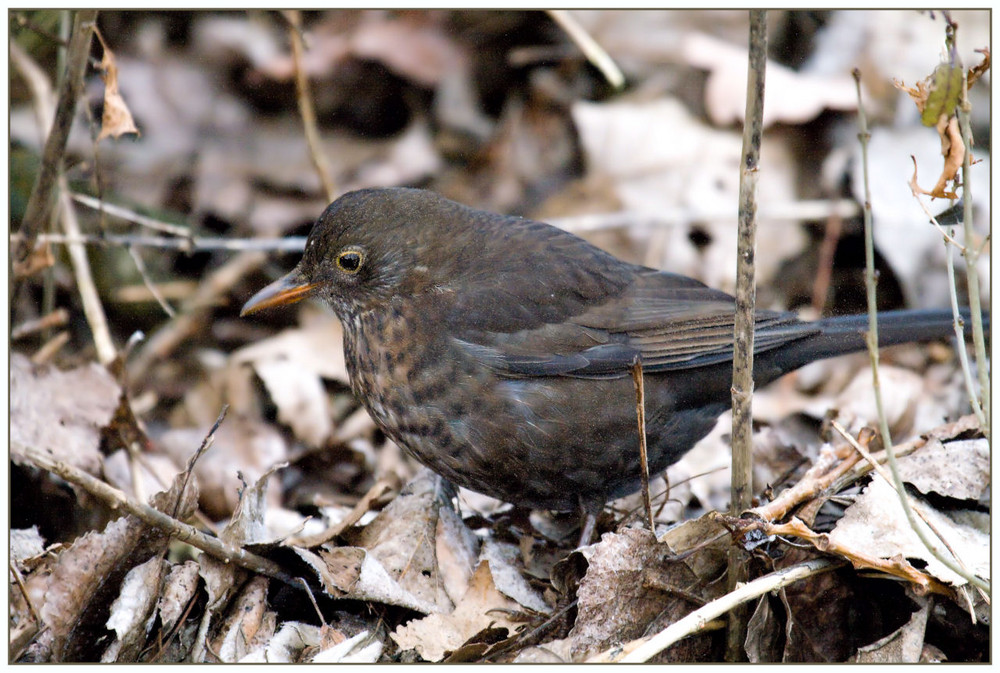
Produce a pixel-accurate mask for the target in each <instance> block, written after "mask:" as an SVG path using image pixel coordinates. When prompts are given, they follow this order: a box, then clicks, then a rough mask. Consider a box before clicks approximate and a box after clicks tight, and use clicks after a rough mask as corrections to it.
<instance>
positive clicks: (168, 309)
mask: <svg viewBox="0 0 1000 673" xmlns="http://www.w3.org/2000/svg"><path fill="white" fill-rule="evenodd" d="M128 254H129V255H130V256H131V257H132V261H133V262H135V268H136V269H137V270H138V271H139V275H140V276H142V282H143V283H145V285H146V288H147V289H148V290H149V292H150V294H152V295H153V299H155V300H156V303H158V304H159V305H160V308H162V309H163V312H164V313H166V314H167V317H170V318H173V317H174V316H175V315H177V312H176V311H174V307H173V306H171V305H170V304H168V303H167V300H166V299H164V298H163V295H162V294H160V290H159V289H158V288H157V287H156V283H154V282H153V279H152V278H150V277H149V272H148V271H146V263H145V262H143V261H142V255H141V254H140V253H139V251H138V250H136V249H135V248H134V247H132V246H129V247H128Z"/></svg>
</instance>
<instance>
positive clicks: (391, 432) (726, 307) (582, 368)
mask: <svg viewBox="0 0 1000 673" xmlns="http://www.w3.org/2000/svg"><path fill="white" fill-rule="evenodd" d="M307 297H314V298H316V299H318V300H319V301H321V302H323V303H325V304H326V305H328V306H329V307H330V308H331V309H332V310H333V312H334V313H335V314H336V316H337V318H339V320H340V321H341V323H342V324H343V348H344V355H345V359H346V363H347V369H348V373H349V378H350V384H351V389H352V391H353V393H354V395H355V396H356V397H357V398H358V399H359V400H360V402H361V403H362V404H363V405H364V406H365V408H366V409H367V410H368V412H369V414H370V415H371V416H372V418H373V419H374V420H375V422H376V424H377V425H378V427H379V428H380V429H381V430H382V431H383V432H384V433H385V435H386V436H388V437H389V438H391V439H392V440H393V441H394V442H396V443H397V444H398V445H400V446H401V447H402V448H403V449H404V450H405V451H406V452H408V453H409V454H410V455H411V456H413V457H414V458H415V459H416V460H417V461H419V462H420V463H422V464H423V465H425V466H427V467H429V468H430V469H431V470H433V471H434V472H436V473H437V474H439V475H441V476H442V477H444V478H445V479H447V480H449V481H451V482H453V483H454V484H457V485H459V486H464V487H466V488H469V489H471V490H473V491H477V492H480V493H484V494H486V495H489V496H493V497H495V498H498V499H500V500H504V501H506V502H509V503H512V504H514V505H519V506H524V507H529V508H533V509H547V510H557V511H572V510H578V511H581V512H583V513H584V514H585V515H587V516H588V517H594V516H596V514H598V513H599V512H600V511H601V509H602V508H603V506H604V505H605V504H606V502H608V501H609V500H612V499H615V498H618V497H621V496H624V495H627V494H629V493H632V492H634V491H636V490H637V489H638V488H639V485H640V481H641V473H640V458H639V456H640V454H639V448H638V446H639V436H638V433H639V431H638V424H637V422H636V396H635V389H634V382H633V378H632V375H631V367H632V365H633V363H634V362H636V361H638V362H640V363H641V367H642V372H643V381H644V392H645V408H646V419H645V422H646V442H647V456H648V469H649V473H650V474H657V473H660V472H662V471H663V470H665V469H666V468H667V467H668V466H669V465H671V464H673V463H674V462H676V461H677V460H679V459H680V458H681V457H682V456H683V455H684V454H685V453H686V452H687V451H689V450H690V449H691V448H692V447H693V446H694V445H695V443H696V442H697V441H698V440H700V439H701V438H703V437H704V436H705V435H707V434H708V433H709V431H710V430H711V429H712V428H713V427H714V425H715V424H716V420H717V418H718V417H719V416H720V415H721V414H722V413H723V412H725V411H726V410H727V409H729V408H730V405H731V385H732V361H733V324H734V320H735V317H734V316H735V299H734V298H733V297H732V296H731V295H729V294H727V293H725V292H722V291H720V290H715V289H712V288H710V287H708V286H706V285H704V284H703V283H701V282H699V281H697V280H695V279H692V278H689V277H686V276H683V275H679V274H675V273H670V272H667V271H661V270H656V269H652V268H649V267H645V266H640V265H637V264H632V263H628V262H625V261H622V260H620V259H618V258H616V257H614V256H613V255H611V254H610V253H608V252H605V251H603V250H601V249H599V248H597V247H595V246H593V245H591V244H590V243H588V242H586V241H584V240H583V239H581V238H579V237H577V236H575V235H573V234H571V233H568V232H566V231H563V230H561V229H559V228H557V227H554V226H551V225H549V224H545V223H542V222H537V221H533V220H531V219H527V218H522V217H515V216H506V215H499V214H496V213H492V212H488V211H483V210H477V209H474V208H471V207H469V206H466V205H462V204H459V203H456V202H454V201H451V200H448V199H446V198H444V197H443V196H440V195H438V194H436V193H434V192H432V191H427V190H421V189H413V188H403V187H396V188H372V189H361V190H357V191H352V192H348V193H346V194H344V195H342V196H341V197H340V198H338V199H337V200H336V201H334V202H333V203H332V204H330V205H329V206H328V207H327V208H326V210H325V211H324V212H323V213H322V215H321V216H320V217H319V219H318V220H317V221H316V223H315V225H314V226H313V228H312V231H311V233H310V234H309V236H308V238H307V241H306V244H305V249H304V252H303V256H302V258H301V261H300V262H299V263H298V265H297V266H296V267H295V268H294V269H293V270H292V271H291V272H289V273H288V274H287V275H285V276H284V277H282V278H280V279H278V280H276V281H275V282H273V283H271V284H270V285H267V286H266V287H264V288H263V289H262V290H260V291H259V292H257V293H256V294H255V295H253V296H252V297H251V298H250V299H249V300H248V301H247V302H246V304H245V305H244V306H243V309H242V311H241V315H244V316H245V315H249V314H252V313H255V312H257V311H260V310H262V309H266V308H271V307H275V306H282V305H287V304H291V303H293V302H296V301H299V300H302V299H305V298H307ZM953 321H954V318H953V316H952V313H951V312H950V311H948V310H901V311H888V312H883V313H881V314H879V317H878V334H879V346H880V347H884V346H888V345H892V344H898V343H904V342H911V341H927V340H933V339H937V338H946V337H948V336H949V335H952V336H953V335H954V332H953V330H954V327H953V325H954V322H953ZM867 329H868V316H867V315H848V316H837V317H829V318H822V319H819V320H815V321H803V320H800V319H799V318H798V317H797V316H796V315H795V314H794V313H792V312H782V311H773V310H757V311H756V313H755V317H754V363H753V380H754V385H755V387H760V386H763V385H765V384H767V383H769V382H770V381H773V380H774V379H776V378H778V377H780V376H782V375H783V374H786V373H788V372H791V371H793V370H795V369H797V368H799V367H802V366H803V365H805V364H808V363H810V362H812V361H814V360H819V359H823V358H829V357H833V356H837V355H841V354H845V353H849V352H852V351H859V350H864V349H865V348H866V347H867V346H866V342H865V332H866V331H867ZM333 347H334V346H333V345H331V348H333Z"/></svg>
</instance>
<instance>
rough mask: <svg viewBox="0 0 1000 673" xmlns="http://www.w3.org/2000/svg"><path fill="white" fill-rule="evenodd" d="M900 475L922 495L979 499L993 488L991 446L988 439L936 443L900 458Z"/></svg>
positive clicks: (933, 441)
mask: <svg viewBox="0 0 1000 673" xmlns="http://www.w3.org/2000/svg"><path fill="white" fill-rule="evenodd" d="M899 475H900V477H901V478H902V479H903V481H905V482H906V483H908V484H913V485H914V486H916V487H917V489H918V490H919V491H920V492H921V493H931V492H933V493H939V494H941V495H945V496H948V497H949V498H956V499H958V500H978V499H979V498H981V497H983V496H984V495H985V494H986V492H987V490H988V489H989V487H990V445H989V442H988V441H987V440H986V439H965V440H956V441H952V442H948V443H947V444H942V443H941V442H940V441H939V440H932V441H930V442H928V443H927V444H925V445H924V446H922V447H921V448H920V450H919V451H915V452H914V453H911V454H910V455H908V456H903V457H902V458H900V459H899Z"/></svg>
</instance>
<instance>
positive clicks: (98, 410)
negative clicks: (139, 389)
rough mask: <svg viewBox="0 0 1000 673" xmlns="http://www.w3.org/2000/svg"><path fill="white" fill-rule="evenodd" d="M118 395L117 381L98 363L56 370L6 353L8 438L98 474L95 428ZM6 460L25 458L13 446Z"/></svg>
mask: <svg viewBox="0 0 1000 673" xmlns="http://www.w3.org/2000/svg"><path fill="white" fill-rule="evenodd" d="M82 391H86V394H81V392H82ZM119 394H120V388H119V387H118V383H117V382H116V381H115V380H114V378H113V377H112V376H111V375H110V374H109V373H108V371H107V370H106V369H105V368H104V367H101V366H100V365H98V364H97V363H90V364H87V365H84V366H82V367H77V368H76V369H70V370H68V371H60V370H59V369H56V368H55V367H52V366H47V365H43V366H34V365H32V364H31V362H30V361H29V360H28V358H26V357H25V356H23V355H21V354H20V353H11V357H10V439H11V441H12V442H18V443H20V444H23V445H25V446H30V447H33V448H35V449H38V450H40V451H43V452H45V453H46V454H48V455H49V456H51V457H52V459H53V460H57V461H62V462H65V463H67V464H69V465H72V466H74V467H78V468H80V469H82V470H84V471H86V472H88V473H90V474H92V475H99V474H100V473H101V454H100V451H99V450H98V448H99V446H100V442H101V438H100V431H99V428H102V427H104V426H105V425H107V424H108V422H109V421H110V420H111V418H112V416H113V414H114V412H115V408H116V407H117V405H118V396H119ZM11 459H12V460H13V461H14V462H15V463H19V464H20V463H24V462H27V461H25V459H24V458H23V457H22V456H21V455H20V454H19V453H18V452H17V451H16V450H12V451H11Z"/></svg>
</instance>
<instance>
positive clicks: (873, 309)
mask: <svg viewBox="0 0 1000 673" xmlns="http://www.w3.org/2000/svg"><path fill="white" fill-rule="evenodd" d="M853 75H854V82H855V85H856V87H857V91H858V125H859V127H860V131H859V133H858V139H859V140H860V141H861V170H862V175H863V178H864V183H865V207H864V223H865V289H866V294H867V298H868V333H867V334H866V335H865V340H866V341H867V343H868V355H869V357H870V359H871V366H872V388H873V392H874V393H875V407H876V409H877V411H878V426H879V434H880V435H881V437H882V445H883V446H884V447H885V452H886V456H887V457H888V458H889V469H890V470H891V471H892V483H893V485H894V486H895V488H896V493H897V494H898V495H899V502H900V504H902V506H903V511H904V512H905V513H906V520H907V522H908V523H909V524H910V528H912V529H913V532H914V533H916V534H917V537H918V538H920V541H921V542H922V543H923V545H924V547H926V548H927V551H928V552H930V553H931V554H932V555H933V556H934V557H935V558H936V559H937V560H939V561H940V562H941V563H943V564H944V565H945V566H947V567H948V569H949V570H951V571H952V572H954V573H956V574H958V575H961V574H962V572H961V569H960V568H959V567H958V566H957V565H956V564H955V563H954V562H952V561H951V559H949V558H947V557H946V556H945V555H944V554H942V553H941V551H940V550H939V549H938V548H937V546H936V545H935V544H933V542H932V540H931V539H930V538H929V537H927V535H926V534H925V533H924V530H923V528H922V527H921V526H919V525H918V524H917V521H916V519H915V518H914V516H913V509H912V508H911V507H910V499H909V498H908V497H907V496H906V491H905V490H904V488H903V480H902V478H901V477H900V475H899V466H898V465H897V463H896V453H895V451H894V450H893V446H892V436H891V435H890V433H889V422H888V420H887V419H886V415H885V406H884V405H883V403H882V387H881V385H880V383H879V372H878V361H879V354H878V318H877V316H878V308H877V306H876V300H875V243H874V236H873V234H872V209H871V187H870V186H869V183H868V139H869V137H870V134H869V133H868V120H867V118H866V116H865V108H864V102H863V100H862V97H861V72H860V71H859V70H858V69H857V68H855V69H854V71H853ZM977 586H979V585H977ZM986 590H987V591H988V590H989V589H986Z"/></svg>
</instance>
